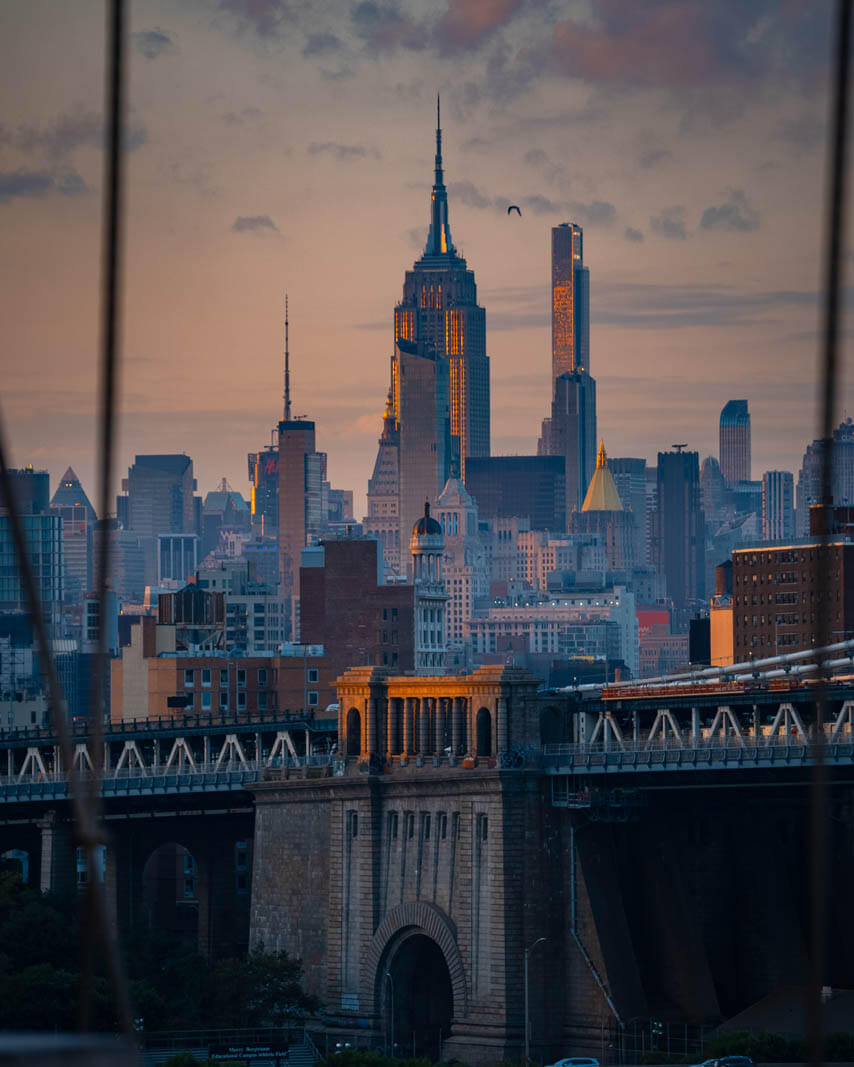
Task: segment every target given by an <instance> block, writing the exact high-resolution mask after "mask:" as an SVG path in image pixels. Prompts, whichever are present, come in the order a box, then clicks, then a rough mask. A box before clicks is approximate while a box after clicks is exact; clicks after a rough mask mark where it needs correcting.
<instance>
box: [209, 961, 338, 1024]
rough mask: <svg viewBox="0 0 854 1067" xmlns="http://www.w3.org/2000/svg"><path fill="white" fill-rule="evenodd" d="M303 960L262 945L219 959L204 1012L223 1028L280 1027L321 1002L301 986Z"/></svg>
mask: <svg viewBox="0 0 854 1067" xmlns="http://www.w3.org/2000/svg"><path fill="white" fill-rule="evenodd" d="M302 977H303V972H302V963H301V962H300V961H299V960H293V959H291V958H290V956H288V954H287V953H286V952H266V951H265V950H264V946H263V945H258V946H257V947H256V948H254V949H252V951H251V952H249V954H248V955H247V956H246V957H243V958H236V959H227V960H220V961H219V962H217V963H215V964H214V965H213V967H212V969H211V973H210V977H209V981H208V998H207V1005H206V1008H207V1011H208V1014H209V1016H210V1017H211V1018H214V1019H217V1020H218V1022H219V1025H220V1026H223V1027H244V1026H282V1025H284V1024H285V1023H286V1022H287V1021H288V1020H289V1019H293V1018H295V1017H301V1016H303V1015H306V1014H311V1013H312V1012H315V1011H317V1009H318V1008H319V1007H320V1002H319V1001H318V1000H317V999H316V998H315V997H311V996H309V995H308V994H306V993H305V991H304V990H303V988H302Z"/></svg>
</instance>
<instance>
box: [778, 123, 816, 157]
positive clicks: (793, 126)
mask: <svg viewBox="0 0 854 1067" xmlns="http://www.w3.org/2000/svg"><path fill="white" fill-rule="evenodd" d="M824 136H825V122H824V120H823V119H816V118H815V117H814V116H812V115H802V116H801V117H800V118H797V119H780V121H779V122H778V123H777V125H776V126H775V127H774V129H773V130H772V131H771V138H772V140H774V141H782V142H783V143H784V144H787V145H791V146H792V148H794V149H795V150H796V151H797V152H799V153H800V152H807V151H809V150H810V149H811V148H815V147H816V146H817V145H819V144H821V143H822V142H823V141H824Z"/></svg>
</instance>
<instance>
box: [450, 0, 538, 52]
mask: <svg viewBox="0 0 854 1067" xmlns="http://www.w3.org/2000/svg"><path fill="white" fill-rule="evenodd" d="M523 4H524V0H450V3H449V5H448V10H447V11H446V12H445V14H444V15H443V16H442V18H441V19H439V22H438V24H437V26H436V29H435V38H436V42H437V44H438V46H439V50H440V51H442V52H456V51H463V50H466V49H469V50H470V49H475V48H478V47H480V45H482V44H483V43H484V42H485V41H486V40H487V39H488V38H489V37H491V36H492V35H493V34H494V33H495V32H496V31H497V30H498V29H500V28H501V27H502V26H504V25H505V24H506V23H507V22H509V21H510V20H511V19H512V18H513V17H514V16H515V15H516V14H518V12H519V11H520V10H521V9H522V7H523Z"/></svg>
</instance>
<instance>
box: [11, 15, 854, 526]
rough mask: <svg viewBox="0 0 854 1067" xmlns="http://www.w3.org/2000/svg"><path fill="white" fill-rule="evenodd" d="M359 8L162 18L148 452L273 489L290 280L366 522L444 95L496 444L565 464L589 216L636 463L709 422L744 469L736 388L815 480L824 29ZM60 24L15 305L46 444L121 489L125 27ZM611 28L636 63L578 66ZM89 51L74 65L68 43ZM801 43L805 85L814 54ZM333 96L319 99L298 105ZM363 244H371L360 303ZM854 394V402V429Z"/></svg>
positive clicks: (136, 76)
mask: <svg viewBox="0 0 854 1067" xmlns="http://www.w3.org/2000/svg"><path fill="white" fill-rule="evenodd" d="M333 6H334V7H335V10H336V11H338V12H339V15H340V16H341V17H340V18H339V19H338V22H337V23H336V24H335V25H333V23H335V20H334V19H332V20H331V21H330V24H329V25H321V23H323V22H324V19H325V18H326V16H324V14H323V13H320V12H315V13H313V14H312V15H311V17H310V18H308V17H307V16H306V13H305V12H300V19H301V21H300V23H299V24H300V27H301V28H300V31H299V32H296V31H295V30H293V26H294V24H293V23H292V22H290V21H289V16H288V13H287V11H286V9H285V7H284V5H282V4H279V3H274V2H268V3H255V4H252V5H249V4H246V3H243V4H241V3H239V2H238V0H234V2H229V3H223V4H208V5H205V4H195V5H191V6H188V7H187V9H186V10H182V11H180V12H178V11H174V10H173V9H172V7H171V6H170V5H166V4H156V3H147V4H138V5H135V6H134V11H133V16H134V20H135V21H134V24H133V26H132V30H133V32H134V35H135V36H134V38H133V49H132V52H131V55H132V71H131V86H130V90H131V91H130V99H131V112H130V116H129V125H130V147H132V148H133V151H132V152H131V154H130V168H129V170H130V177H129V190H128V192H129V201H128V202H129V233H128V249H127V253H128V264H127V272H126V289H125V291H126V317H125V325H126V330H125V333H126V340H125V344H124V345H123V356H124V368H123V391H122V399H123V405H122V406H123V418H122V427H121V437H120V450H119V454H118V462H117V468H118V469H123V468H124V467H126V466H127V465H129V463H130V462H131V460H132V457H133V455H134V454H136V453H144V452H146V451H151V450H152V449H153V448H154V447H155V446H153V444H152V442H153V441H154V440H156V441H157V445H156V449H157V450H158V451H180V450H184V451H186V452H187V453H188V454H189V455H191V456H193V458H194V460H195V463H196V465H197V467H198V477H199V483H200V486H201V487H202V488H203V489H207V488H211V487H213V486H215V485H216V484H218V482H219V479H220V478H221V477H222V476H223V475H225V476H226V477H228V479H229V481H230V483H231V484H232V486H233V487H234V488H235V489H238V490H240V491H241V492H244V493H245V492H246V491H247V484H246V479H245V473H244V472H245V466H244V461H243V457H244V456H245V454H246V453H247V452H248V451H251V450H253V449H257V448H258V444H259V441H262V440H263V437H261V438H259V436H258V435H259V433H260V432H266V430H267V428H268V427H270V426H271V425H272V423H273V421H274V419H275V416H276V408H277V405H276V404H274V403H272V401H271V397H272V396H273V395H276V394H277V393H278V390H279V388H280V382H281V347H282V346H281V329H282V323H281V300H282V296H283V294H284V291H285V290H286V289H287V290H288V291H289V292H290V293H291V324H292V326H291V332H292V345H291V348H292V353H293V359H292V378H293V392H294V404H295V408H296V410H297V411H299V412H303V411H305V412H307V413H308V414H309V415H310V417H311V418H312V419H313V420H314V421H315V422H316V424H317V426H318V447H320V448H322V449H323V450H324V451H326V452H327V453H328V455H329V469H330V477H331V478H332V479H333V481H334V482H335V484H338V485H347V486H352V487H353V489H354V490H355V491H356V493H357V505H356V511H357V513H362V512H363V510H364V509H363V506H362V501H363V499H364V491H365V486H366V483H367V478H368V475H369V473H370V470H371V464H372V462H373V456H374V450H375V446H376V438H377V436H378V433H379V431H380V429H381V407H382V403H381V401H382V397H383V396H384V394H385V388H386V384H387V383H386V377H387V366H388V364H387V360H388V358H389V355H390V351H389V350H390V342H389V331H388V319H387V308H388V302H389V300H394V299H396V298H397V297H398V294H399V276H400V271H401V269H404V268H405V267H406V265H407V264H408V263H411V261H412V258H413V253H415V252H417V251H419V250H420V249H422V248H423V241H424V232H425V224H426V222H427V220H426V219H425V218H424V204H425V194H427V193H428V188H429V187H428V182H429V174H428V173H427V170H428V168H429V165H430V155H431V153H430V143H429V142H430V137H431V130H432V126H433V114H432V108H433V103H432V102H433V99H434V94H435V92H436V91H437V90H441V92H442V94H443V103H444V104H445V108H444V112H445V114H444V122H443V126H444V131H445V163H446V168H447V173H448V174H449V175H451V174H453V180H452V181H449V184H448V191H449V198H450V200H451V209H452V211H453V212H454V220H455V222H454V236H455V241H456V243H457V245H458V247H459V248H460V249H462V250H463V251H464V252H465V253H466V254H467V256H468V258H469V260H470V262H471V263H472V265H473V266H475V267H476V269H477V271H478V280H479V288H480V290H481V296H480V302H481V304H482V305H483V306H484V307H485V308H486V311H487V330H488V332H489V338H490V340H489V354H490V357H491V359H492V363H493V367H492V369H493V374H492V378H493V389H492V394H493V396H492V416H493V424H494V430H493V451H494V452H495V453H496V454H519V453H521V454H525V453H531V452H532V451H533V450H534V447H535V442H536V436H537V432H538V429H539V420H540V419H541V417H542V410H543V402H544V398H546V402H547V397H548V382H549V377H550V354H551V353H550V343H549V332H550V330H549V326H550V324H549V284H548V277H549V257H548V243H549V233H550V229H551V227H552V226H554V225H557V224H558V223H560V222H562V221H578V222H579V223H580V224H581V225H583V226H584V229H585V231H586V236H587V243H588V247H589V258H590V260H591V262H593V264H594V271H593V275H594V276H593V278H592V279H591V283H592V289H593V297H592V300H591V319H592V332H593V335H594V336H593V338H592V339H591V344H592V345H593V347H594V348H595V350H596V370H597V379H598V381H599V403H598V407H599V418H600V436H602V437H604V438H605V439H606V440H607V441H608V446H609V451H610V452H611V454H613V455H615V456H621V455H638V456H645V457H646V458H647V459H653V458H654V456H655V454H656V453H657V451H658V450H659V449H664V448H667V447H669V446H670V444H671V443H672V442H673V441H681V440H684V441H688V442H689V444H690V445H691V447H692V448H695V449H697V450H698V451H699V453H700V455H701V456H704V455H707V454H711V455H715V454H716V448H715V438H716V412H717V411H718V410H719V409H720V406H721V405H722V404H723V403H724V402H725V401H726V400H727V399H728V398H729V396H731V395H732V394H733V392H736V395H739V394H740V395H743V396H746V397H747V398H748V399H749V401H750V404H751V410H752V413H753V421H754V426H755V431H756V432H755V435H754V436H755V439H754V466H755V469H756V471H757V472H761V471H762V470H764V469H769V468H772V467H773V468H776V467H780V466H782V467H786V468H788V469H790V470H793V471H795V470H797V467H798V464H799V460H800V457H801V455H802V454H803V449H804V447H805V446H806V444H807V443H808V442H809V441H810V440H812V439H813V438H814V437H815V436H816V428H815V420H814V418H813V410H814V402H813V394H814V388H813V384H812V381H813V377H814V375H813V373H812V369H813V367H814V363H815V350H816V341H815V334H814V327H815V325H816V322H817V297H816V290H817V287H818V284H819V273H820V272H819V265H818V250H819V247H820V241H821V227H820V223H821V219H820V214H819V206H818V205H819V204H820V202H821V194H822V192H823V185H822V165H823V150H824V143H823V125H824V114H825V111H826V107H825V99H824V67H825V58H826V53H825V44H826V29H827V27H826V21H825V18H824V16H823V15H822V14H821V13H819V14H815V13H812V14H798V13H796V12H793V11H792V10H790V9H786V10H785V11H780V12H777V9H776V8H774V7H771V6H768V7H765V8H763V9H762V11H761V12H759V11H757V12H753V13H752V14H751V16H750V18H745V17H743V16H740V15H738V14H737V13H734V12H733V11H730V10H729V9H726V11H725V12H724V13H713V12H705V11H702V10H701V9H700V8H698V7H697V6H696V5H688V4H686V5H679V10H680V11H682V12H683V13H693V22H692V20H691V19H689V18H687V16H686V17H685V18H683V19H681V20H677V22H676V24H675V26H673V27H671V28H670V29H666V28H662V27H659V29H660V31H661V35H662V47H664V45H667V46H668V48H672V47H673V46H675V45H676V44H678V43H680V42H681V44H682V45H684V46H685V49H684V51H685V53H686V54H692V55H694V56H695V58H696V57H699V59H701V60H703V62H697V63H696V64H695V67H694V69H693V70H688V69H686V68H685V67H683V65H682V64H681V63H680V62H678V61H677V60H676V59H674V58H672V57H669V53H668V55H667V56H664V57H662V56H659V59H660V60H661V61H660V62H659V63H655V62H652V61H651V59H650V57H653V58H654V56H655V48H656V44H655V42H654V39H653V38H654V33H653V31H654V30H655V21H654V19H655V14H654V12H646V13H638V14H637V15H636V16H635V25H633V26H632V27H631V29H632V31H633V38H632V41H633V46H634V47H633V50H632V51H630V50H627V49H626V48H625V44H626V41H627V37H625V35H622V36H621V32H620V29H619V26H618V25H617V22H616V21H615V15H614V11H613V5H611V4H607V3H598V4H594V5H592V7H591V11H590V12H588V14H587V15H585V14H584V13H579V11H577V10H575V9H574V8H573V9H571V10H570V15H569V17H566V18H561V17H558V14H557V13H556V12H555V11H553V10H551V9H549V10H548V11H547V12H546V17H545V20H544V22H543V27H542V28H541V30H537V28H536V26H535V25H534V24H533V21H532V19H531V18H530V17H529V15H528V14H527V13H526V11H525V10H524V9H523V8H522V7H521V5H515V4H504V5H500V4H497V5H495V6H494V8H490V10H489V12H488V13H487V15H485V16H484V17H483V20H482V21H481V22H480V23H477V22H476V20H475V19H474V16H473V15H472V14H471V9H470V8H469V6H468V5H466V4H464V3H454V4H452V5H451V6H450V7H449V9H448V12H447V13H446V14H445V15H442V14H441V12H438V11H437V13H436V15H435V17H433V16H428V17H427V19H426V21H424V22H418V23H417V24H418V28H419V31H420V32H422V40H421V44H420V45H419V46H418V47H413V45H412V40H411V39H410V38H409V37H407V33H406V31H407V27H410V28H411V26H412V25H414V24H415V23H414V22H413V20H414V19H415V16H414V15H413V14H412V11H411V10H410V9H409V8H407V7H406V6H400V7H392V6H389V7H388V8H380V7H378V6H376V5H367V6H366V5H358V6H355V7H352V8H349V7H346V6H345V5H343V4H342V5H337V6H335V5H333ZM374 7H376V12H375V15H374V16H371V17H372V18H373V19H374V21H373V22H371V21H370V18H369V17H368V16H369V14H370V12H369V11H368V9H369V8H370V9H371V10H373V9H374ZM339 8H340V11H339ZM47 10H48V9H47V8H46V7H45V9H44V11H42V9H40V7H39V5H38V4H33V5H26V6H25V5H12V6H10V7H8V8H7V9H5V10H4V12H3V14H2V16H0V18H2V20H3V28H4V33H3V41H4V44H3V45H0V47H2V48H3V51H4V60H5V61H6V62H5V65H4V73H3V74H2V79H3V80H2V84H3V87H4V88H5V89H6V90H7V92H6V93H4V98H5V99H8V100H14V101H15V112H14V114H13V113H12V112H5V113H3V114H0V125H2V137H0V149H2V155H0V174H2V177H3V181H2V185H0V189H2V196H0V213H2V217H3V221H4V223H6V226H5V230H6V232H7V235H8V238H7V242H6V254H5V256H4V262H5V265H6V267H7V270H6V274H7V277H8V278H9V282H8V285H7V288H6V290H5V292H4V295H3V297H2V298H0V299H2V301H3V305H2V308H0V310H3V311H4V318H5V319H6V321H13V322H14V325H13V327H12V328H11V329H9V330H8V331H7V337H6V352H7V356H6V359H5V360H4V362H5V363H6V364H7V367H6V389H5V390H4V394H5V398H6V405H5V406H4V411H5V415H6V418H7V420H8V422H9V431H8V432H9V437H10V440H11V447H12V453H13V454H12V461H13V462H14V463H16V464H18V465H23V464H26V463H29V462H33V463H34V464H35V465H36V466H45V467H47V468H48V469H50V470H51V473H52V475H53V476H54V477H56V476H57V475H58V474H59V473H60V472H61V471H62V470H64V469H65V467H66V466H67V465H68V462H69V461H71V462H72V463H73V465H74V467H75V470H77V472H78V474H79V475H80V478H81V481H82V483H83V485H84V487H85V488H87V491H89V492H90V493H91V492H92V491H93V479H92V471H93V461H92V454H93V446H94V442H93V437H94V433H93V430H92V412H93V411H94V405H95V391H94V387H93V386H94V379H95V352H96V348H97V336H96V321H97V319H96V313H95V309H96V301H97V294H98V285H97V252H98V233H99V224H100V217H99V195H98V192H99V188H100V153H99V151H98V142H99V132H98V125H99V123H98V119H97V114H98V112H99V111H100V107H101V103H100V99H101V74H102V71H101V56H100V51H101V48H100V43H99V42H100V40H101V35H102V26H101V22H100V17H99V16H98V15H97V12H95V11H94V9H92V10H88V9H87V10H83V11H81V10H80V9H76V10H75V11H61V12H55V11H52V10H51V12H50V18H47V17H40V14H41V15H42V16H45V14H46V12H47ZM394 12H396V13H397V20H396V21H395V18H393V17H392V15H393V14H394ZM416 21H417V20H416ZM45 26H48V27H49V29H48V30H47V31H46V32H45V30H44V27H45ZM394 27H397V29H396V30H395V29H394ZM704 30H705V31H709V32H708V33H706V34H705V36H704V32H703V31H704ZM711 31H714V32H711ZM585 35H587V37H585ZM587 38H589V39H590V40H591V41H593V40H595V41H597V42H598V43H599V44H600V45H601V46H602V47H603V48H606V49H607V50H608V55H609V56H610V58H611V60H612V62H611V63H610V65H609V64H607V63H605V62H604V61H603V62H602V64H601V66H596V65H595V64H594V63H593V61H592V60H589V59H584V58H583V56H582V60H579V61H578V62H577V63H575V66H574V68H573V69H575V71H576V76H574V77H573V78H572V79H570V78H568V77H567V74H566V70H567V69H569V68H568V62H569V60H570V59H572V58H573V57H576V59H577V55H576V53H577V49H578V47H579V41H582V40H584V39H587ZM84 40H85V41H86V47H85V48H83V47H82V45H81V49H80V50H79V54H75V56H74V62H73V64H71V65H69V63H68V62H67V61H66V59H65V55H66V51H67V43H68V42H69V41H79V42H82V41H84ZM796 43H797V46H798V48H799V49H800V51H799V60H800V62H799V65H798V68H799V72H798V74H797V75H794V74H792V73H786V64H785V62H784V59H785V56H786V55H787V54H788V53H789V52H790V51H791V49H792V48H794V47H795V44H796ZM544 48H545V49H546V50H547V61H545V60H544V61H543V63H542V64H541V65H540V66H539V67H537V64H536V63H534V62H532V55H536V54H541V55H542V54H545V53H543V49H544ZM538 50H539V52H538ZM665 50H666V49H665ZM5 53H8V54H5ZM461 55H465V56H466V57H468V58H470V59H471V70H470V72H469V74H470V77H468V79H467V78H466V76H465V75H463V73H462V72H461V71H460V69H459V67H460V64H459V63H458V62H457V60H458V59H459V57H460V56H461ZM501 56H504V59H503V60H502V59H501V58H500V57H501ZM284 58H287V59H288V60H292V62H289V63H283V59H284ZM748 59H749V61H750V62H748ZM502 64H503V65H502ZM748 68H749V69H748ZM220 69H224V70H226V71H227V73H228V77H227V79H226V82H225V85H226V86H227V87H226V88H225V89H223V87H222V85H221V84H219V81H218V79H217V77H216V73H217V72H218V71H219V70H220ZM34 75H35V77H34ZM794 78H798V79H799V80H798V81H797V82H795V81H794V80H793V79H794ZM627 88H632V89H634V90H635V92H634V94H633V95H631V96H628V95H626V93H625V89H627ZM308 91H310V92H311V94H312V95H311V99H312V107H311V109H310V110H307V109H304V108H303V109H301V108H294V107H293V106H291V105H292V104H293V101H294V100H295V99H297V98H298V97H299V94H300V93H304V92H308ZM286 105H287V106H286ZM641 114H642V115H643V118H642V120H640V121H639V116H640V115H641ZM629 127H631V128H632V129H633V130H634V134H633V135H632V136H627V134H626V130H627V129H628V128H629ZM188 130H191V131H192V133H191V135H189V136H188V134H187V131H188ZM404 134H405V135H404ZM579 138H583V141H584V145H585V150H584V153H582V154H581V156H579V153H578V152H577V151H575V150H574V149H575V148H576V147H577V144H578V139H579ZM582 157H583V158H582ZM792 159H797V166H796V167H790V166H789V165H788V163H789V162H790V161H791V160H792ZM686 168H687V169H686ZM701 170H702V173H700V171H701ZM496 173H500V174H501V179H500V181H499V180H498V179H496V178H495V174H496ZM687 173H690V174H692V175H693V178H692V181H691V185H690V188H689V190H688V191H686V183H685V178H686V174H687ZM509 202H515V203H519V204H520V205H521V210H522V216H521V218H520V217H517V216H515V215H513V216H510V217H508V216H507V215H506V206H507V203H509ZM356 206H358V208H359V210H354V208H355V207H356ZM677 208H678V210H677ZM795 213H796V214H797V216H798V218H799V240H798V242H797V247H796V248H794V249H793V247H792V243H791V241H790V236H789V232H790V231H789V223H790V220H791V217H792V215H793V214H795ZM336 248H337V250H338V251H339V252H340V251H342V250H344V249H347V248H352V249H357V248H358V249H359V252H360V255H359V256H355V257H353V260H352V262H353V266H350V265H349V264H348V266H347V267H346V268H345V270H344V272H343V275H342V276H341V277H340V278H336V281H335V284H334V286H333V288H332V290H331V291H330V275H329V271H330V269H331V265H330V264H331V261H330V256H331V255H334V249H336ZM784 249H785V254H783V250H784ZM337 266H339V267H340V263H339V264H337ZM12 267H14V269H11V268H12ZM331 292H334V302H333V303H332V304H331V303H330V296H331ZM176 294H177V295H178V296H179V297H180V298H179V299H176ZM10 308H11V309H14V310H15V312H16V315H15V318H14V320H13V319H11V318H10V315H9V309H10ZM44 308H50V309H51V315H50V316H47V315H45V314H44V313H43V309H44ZM330 308H332V312H333V313H332V314H330ZM345 353H346V355H344V354H345ZM520 353H521V356H520ZM520 366H524V373H520ZM736 385H737V389H736ZM274 390H275V393H274ZM850 407H851V404H850V392H849V393H845V394H843V395H842V396H841V397H840V412H839V414H840V416H841V415H843V414H845V413H846V412H847V411H848V410H850ZM45 410H51V411H52V412H53V413H54V414H53V417H52V418H51V419H50V420H45V419H44V417H43V415H44V411H45ZM179 416H180V417H179ZM226 419H227V426H228V432H227V433H223V432H222V426H223V424H224V420H226ZM662 425H664V426H665V429H664V430H662V429H661V427H662Z"/></svg>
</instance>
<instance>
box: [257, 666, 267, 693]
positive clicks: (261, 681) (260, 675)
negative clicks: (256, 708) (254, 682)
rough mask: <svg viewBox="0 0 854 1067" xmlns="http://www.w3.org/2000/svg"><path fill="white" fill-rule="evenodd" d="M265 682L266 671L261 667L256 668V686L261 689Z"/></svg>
mask: <svg viewBox="0 0 854 1067" xmlns="http://www.w3.org/2000/svg"><path fill="white" fill-rule="evenodd" d="M266 684H267V671H266V670H265V669H264V668H263V667H259V668H258V688H259V689H263V688H264V687H265V686H266Z"/></svg>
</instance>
